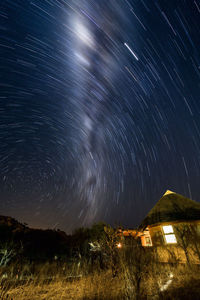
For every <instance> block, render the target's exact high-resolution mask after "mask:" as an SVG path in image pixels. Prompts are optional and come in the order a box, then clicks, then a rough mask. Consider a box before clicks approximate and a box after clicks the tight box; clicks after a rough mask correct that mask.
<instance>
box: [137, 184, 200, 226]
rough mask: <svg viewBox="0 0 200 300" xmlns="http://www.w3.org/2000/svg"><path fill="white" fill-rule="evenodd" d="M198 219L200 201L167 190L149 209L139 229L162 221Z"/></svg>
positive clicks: (199, 216) (199, 215)
mask: <svg viewBox="0 0 200 300" xmlns="http://www.w3.org/2000/svg"><path fill="white" fill-rule="evenodd" d="M195 220H200V203H198V202H196V201H193V200H191V199H189V198H186V197H184V196H182V195H180V194H177V193H174V192H172V191H170V190H167V191H166V192H165V194H164V195H163V196H162V198H161V199H160V200H159V201H158V202H157V203H156V205H155V206H154V207H153V208H152V209H151V210H150V212H149V213H148V215H147V216H146V217H145V219H144V220H143V222H142V223H141V225H140V226H139V229H140V230H144V229H145V228H146V227H147V226H154V225H157V224H160V223H164V222H174V221H195Z"/></svg>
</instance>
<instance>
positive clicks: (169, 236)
mask: <svg viewBox="0 0 200 300" xmlns="http://www.w3.org/2000/svg"><path fill="white" fill-rule="evenodd" d="M165 239H166V242H167V244H176V243H177V241H176V237H175V234H166V235H165Z"/></svg>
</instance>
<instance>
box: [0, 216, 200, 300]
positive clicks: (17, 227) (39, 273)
mask: <svg viewBox="0 0 200 300" xmlns="http://www.w3.org/2000/svg"><path fill="white" fill-rule="evenodd" d="M179 229H180V228H179ZM189 229H190V232H189ZM189 229H188V228H186V227H185V231H186V233H187V234H188V236H189V237H190V240H189V242H188V243H187V244H184V245H183V246H184V247H185V245H186V247H187V251H190V250H189V249H190V248H189V244H190V241H191V240H192V239H193V238H194V237H192V236H191V230H192V228H189ZM181 232H183V230H182V231H181ZM177 233H178V231H177ZM0 237H1V243H0V299H9V300H11V299H12V300H13V299H15V300H18V299H20V300H25V299H31V300H34V299H77V300H78V299H80V300H81V299H84V300H94V299H99V300H111V299H112V300H119V299H120V300H125V299H126V300H127V299H130V300H132V299H133V300H135V299H136V300H139V299H141V300H143V299H199V292H200V289H199V283H200V272H199V271H200V269H199V265H197V264H196V265H194V264H191V263H190V264H180V263H178V261H177V259H176V257H175V256H173V255H171V256H170V261H169V262H168V263H160V262H159V261H158V259H157V258H158V253H157V248H156V247H142V246H141V243H140V240H139V239H135V238H133V237H128V238H124V237H122V236H121V235H120V234H119V231H117V230H114V229H113V228H112V227H111V226H109V225H106V224H105V223H98V224H94V225H93V226H92V227H91V228H79V229H77V230H75V231H74V233H73V234H72V235H66V234H65V233H64V232H62V231H60V230H40V229H30V228H28V226H27V225H26V224H20V223H19V222H17V221H16V220H14V219H12V218H9V217H0ZM179 238H180V241H181V242H182V241H183V237H182V236H181V235H180V236H179ZM181 238H182V239H181ZM184 241H185V237H184ZM195 241H196V245H195V247H194V251H197V250H198V249H197V248H198V245H199V244H198V243H197V237H196V236H195ZM119 245H120V246H119ZM121 245H123V246H122V247H121ZM118 246H119V247H118ZM184 249H185V248H184ZM159 251H161V250H159ZM165 251H166V250H165ZM190 255H191V253H190Z"/></svg>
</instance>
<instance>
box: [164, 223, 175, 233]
mask: <svg viewBox="0 0 200 300" xmlns="http://www.w3.org/2000/svg"><path fill="white" fill-rule="evenodd" d="M163 231H164V234H168V233H174V230H173V227H172V225H167V226H163Z"/></svg>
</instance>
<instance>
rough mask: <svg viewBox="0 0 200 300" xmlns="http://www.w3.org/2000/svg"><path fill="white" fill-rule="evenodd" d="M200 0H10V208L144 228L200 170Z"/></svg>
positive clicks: (3, 151) (6, 67) (4, 152)
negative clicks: (166, 198)
mask: <svg viewBox="0 0 200 300" xmlns="http://www.w3.org/2000/svg"><path fill="white" fill-rule="evenodd" d="M199 24H200V2H199V1H197V0H195V1H193V0H182V1H178V0H177V1H176V0H174V1H172V0H168V1H164V0H162V1H161V0H155V1H152V0H148V1H147V0H140V1H139V0H137V1H136V0H135V1H134V0H106V1H105V0H101V1H96V0H69V1H68V0H32V1H30V0H15V1H13V0H3V1H1V3H0V60H1V63H0V187H1V198H0V214H1V215H10V216H12V217H15V218H17V219H18V220H19V221H21V222H26V223H28V224H29V225H30V226H33V227H42V228H47V227H49V228H60V229H64V230H66V231H67V232H70V231H71V230H73V229H74V228H76V227H79V226H88V225H91V224H92V223H94V222H98V221H100V220H104V221H106V222H108V223H110V224H120V225H123V226H129V227H134V226H137V225H138V224H139V223H140V222H141V220H142V219H143V218H144V216H145V215H146V214H147V212H148V211H149V209H151V207H152V206H153V205H154V203H155V202H156V201H157V200H158V199H159V198H160V197H161V196H162V194H163V193H164V192H165V191H166V190H167V189H170V190H173V191H175V192H177V193H180V194H183V195H185V196H187V197H190V198H192V199H194V200H197V201H198V200H200V197H199V193H200V190H199V177H200V117H199V113H200V101H199V96H200V50H199V40H200V27H199Z"/></svg>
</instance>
